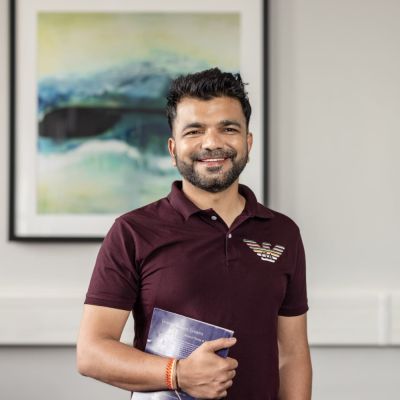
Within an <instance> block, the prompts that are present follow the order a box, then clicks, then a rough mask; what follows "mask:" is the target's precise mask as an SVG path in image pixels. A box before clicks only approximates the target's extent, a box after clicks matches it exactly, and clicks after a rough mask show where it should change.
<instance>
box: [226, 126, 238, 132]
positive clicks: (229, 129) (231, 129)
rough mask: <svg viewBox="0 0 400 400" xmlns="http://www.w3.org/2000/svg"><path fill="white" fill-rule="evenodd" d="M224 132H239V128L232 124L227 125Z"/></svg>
mask: <svg viewBox="0 0 400 400" xmlns="http://www.w3.org/2000/svg"><path fill="white" fill-rule="evenodd" d="M224 132H228V133H236V132H239V130H238V129H237V128H232V127H230V126H227V127H225V128H224Z"/></svg>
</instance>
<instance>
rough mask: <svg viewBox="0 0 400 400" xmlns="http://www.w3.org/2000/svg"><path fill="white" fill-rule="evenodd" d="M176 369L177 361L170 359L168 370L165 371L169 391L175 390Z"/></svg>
mask: <svg viewBox="0 0 400 400" xmlns="http://www.w3.org/2000/svg"><path fill="white" fill-rule="evenodd" d="M175 368H176V359H175V358H170V359H169V360H168V363H167V368H166V370H165V383H166V384H167V388H168V389H169V390H174V389H175V388H174V379H173V378H174V374H175V373H174V371H175Z"/></svg>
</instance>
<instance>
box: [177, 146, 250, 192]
mask: <svg viewBox="0 0 400 400" xmlns="http://www.w3.org/2000/svg"><path fill="white" fill-rule="evenodd" d="M174 156H175V160H176V167H177V169H178V171H179V173H180V174H181V175H182V177H183V178H185V179H186V180H187V181H189V182H190V183H191V184H192V185H194V186H196V187H198V188H199V189H202V190H205V191H207V192H211V193H218V192H222V191H223V190H225V189H227V188H228V187H229V186H231V185H232V183H233V182H235V181H236V179H238V178H239V175H240V174H241V173H242V171H243V169H244V167H245V166H246V164H247V162H248V159H249V152H248V148H247V146H246V154H245V156H244V157H242V158H239V159H237V152H236V151H235V150H233V149H227V150H214V151H206V152H198V153H192V154H190V155H189V158H190V160H191V162H185V161H183V160H181V159H179V158H178V156H177V154H176V151H175V153H174ZM204 158H227V159H229V160H231V163H232V166H231V168H229V170H228V171H226V172H221V170H222V169H223V165H218V166H214V167H206V170H207V172H208V174H207V173H204V174H200V173H199V172H198V171H196V169H195V163H196V162H201V161H200V160H201V159H204Z"/></svg>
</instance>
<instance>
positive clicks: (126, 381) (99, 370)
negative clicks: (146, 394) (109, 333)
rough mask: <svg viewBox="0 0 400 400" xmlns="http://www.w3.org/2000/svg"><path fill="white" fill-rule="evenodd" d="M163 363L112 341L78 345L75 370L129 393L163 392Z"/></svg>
mask: <svg viewBox="0 0 400 400" xmlns="http://www.w3.org/2000/svg"><path fill="white" fill-rule="evenodd" d="M166 365H167V359H166V358H163V357H159V356H155V355H152V354H148V353H145V352H142V351H140V350H138V349H135V348H133V347H130V346H128V345H125V344H123V343H120V342H118V341H116V340H114V339H98V340H96V341H92V342H90V344H89V343H88V344H85V343H81V344H79V345H78V370H79V372H80V373H81V374H82V375H85V376H90V377H92V378H95V379H97V380H100V381H102V382H106V383H109V384H111V385H114V386H117V387H119V388H122V389H126V390H130V391H146V390H163V389H166V383H165V369H166Z"/></svg>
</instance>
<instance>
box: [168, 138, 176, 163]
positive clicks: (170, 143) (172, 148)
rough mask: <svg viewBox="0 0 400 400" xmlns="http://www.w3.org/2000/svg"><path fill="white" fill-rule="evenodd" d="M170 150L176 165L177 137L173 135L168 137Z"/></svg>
mask: <svg viewBox="0 0 400 400" xmlns="http://www.w3.org/2000/svg"><path fill="white" fill-rule="evenodd" d="M168 151H169V154H170V155H171V157H172V165H173V166H174V167H176V159H175V139H174V138H173V137H170V138H168Z"/></svg>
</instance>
